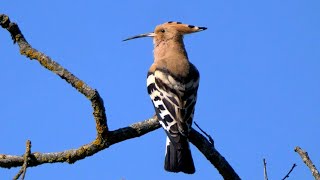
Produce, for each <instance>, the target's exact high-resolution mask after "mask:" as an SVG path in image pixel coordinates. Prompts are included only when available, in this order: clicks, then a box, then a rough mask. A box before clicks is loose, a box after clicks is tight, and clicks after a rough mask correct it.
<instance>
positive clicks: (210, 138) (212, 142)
mask: <svg viewBox="0 0 320 180" xmlns="http://www.w3.org/2000/svg"><path fill="white" fill-rule="evenodd" d="M194 125H196V126H197V128H198V129H199V130H200V131H201V132H202V133H203V134H204V135H206V136H207V137H208V139H209V141H210V143H211V144H212V145H213V146H214V141H213V139H212V137H211V136H210V135H209V134H207V133H206V132H205V131H204V130H202V129H201V128H200V126H199V125H198V124H197V123H196V122H195V121H194Z"/></svg>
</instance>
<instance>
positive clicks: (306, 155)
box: [294, 146, 320, 180]
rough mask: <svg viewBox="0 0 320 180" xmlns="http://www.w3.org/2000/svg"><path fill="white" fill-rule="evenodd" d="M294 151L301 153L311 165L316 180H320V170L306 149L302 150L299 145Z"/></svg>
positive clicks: (306, 162) (309, 165)
mask: <svg viewBox="0 0 320 180" xmlns="http://www.w3.org/2000/svg"><path fill="white" fill-rule="evenodd" d="M294 151H295V152H297V153H298V154H299V155H300V157H301V159H302V161H303V162H304V163H305V164H306V165H307V166H308V167H309V169H310V171H311V173H312V175H313V177H314V178H315V179H316V180H320V174H319V171H318V170H317V168H316V166H315V165H314V164H313V163H312V161H311V159H310V158H309V155H308V153H307V152H305V151H304V150H302V149H301V148H300V147H299V146H297V147H296V148H294Z"/></svg>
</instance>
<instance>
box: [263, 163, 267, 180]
mask: <svg viewBox="0 0 320 180" xmlns="http://www.w3.org/2000/svg"><path fill="white" fill-rule="evenodd" d="M263 174H264V180H268V174H267V162H266V159H265V158H263Z"/></svg>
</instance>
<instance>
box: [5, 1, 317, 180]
mask: <svg viewBox="0 0 320 180" xmlns="http://www.w3.org/2000/svg"><path fill="white" fill-rule="evenodd" d="M0 8H1V13H5V14H7V15H9V16H10V18H11V20H12V21H14V22H17V23H18V24H19V26H20V28H21V30H22V32H23V33H24V35H25V37H26V38H27V40H28V42H29V43H31V44H32V45H33V47H34V48H36V49H38V50H40V51H42V52H44V53H46V54H47V55H49V56H50V57H52V58H53V59H54V60H56V61H57V62H58V63H60V64H61V65H63V66H64V67H65V68H67V69H68V70H70V71H71V72H72V73H74V74H75V75H77V76H78V77H79V78H81V79H82V80H84V81H86V82H87V83H88V84H89V85H90V86H91V87H93V88H96V89H98V91H99V92H100V94H101V96H102V97H103V99H104V102H105V107H106V113H107V117H108V124H109V127H110V129H117V128H120V127H124V126H127V125H129V124H132V123H135V122H138V121H141V120H144V119H147V118H149V117H150V116H152V115H153V113H154V111H153V107H152V104H151V101H150V99H149V96H148V94H147V90H146V73H147V70H148V68H149V66H150V65H151V64H152V61H153V54H152V49H153V46H152V41H151V39H139V40H134V41H130V42H122V41H121V40H122V39H125V38H127V37H130V36H132V35H136V34H140V33H146V32H151V31H153V29H154V27H155V26H156V25H158V24H162V23H164V22H167V21H181V22H183V23H187V24H193V25H198V26H206V27H208V30H206V31H203V32H201V33H196V34H192V35H189V36H187V37H185V44H186V48H187V51H188V54H189V58H190V60H191V61H192V62H193V63H194V64H195V65H196V66H197V67H198V69H199V71H200V75H201V81H200V89H199V93H198V102H197V105H196V114H195V121H197V122H198V124H200V125H201V127H202V128H203V129H205V130H206V131H207V132H208V133H209V134H211V136H212V137H213V138H214V140H215V145H216V148H217V149H218V151H219V152H220V153H221V154H222V155H223V156H224V157H225V158H226V159H227V160H228V161H229V163H230V164H231V165H232V166H233V167H234V169H235V170H236V172H237V173H238V174H239V175H240V176H241V177H242V178H243V179H263V164H262V159H263V158H266V159H267V166H268V174H269V179H281V178H283V177H284V176H285V174H286V173H287V172H288V170H289V169H290V168H291V166H292V165H293V163H296V164H297V165H298V166H297V167H296V168H295V169H294V171H293V172H292V174H291V176H290V179H313V177H312V176H311V173H310V171H309V169H308V168H307V167H306V166H305V165H304V164H303V163H302V160H301V159H300V157H299V156H298V154H297V153H295V152H294V147H295V146H301V147H302V148H303V149H305V150H307V151H308V153H309V155H310V157H311V158H312V160H313V162H314V163H315V164H316V166H317V167H318V168H320V161H319V159H320V154H319V151H320V143H318V137H319V126H320V121H319V117H320V111H319V109H320V93H319V92H320V81H319V77H320V71H319V69H320V60H319V59H320V51H319V48H320V35H319V32H320V21H319V18H320V11H319V8H320V2H319V1H316V0H310V1H297V0H291V1H289V0H284V1H276V0H270V1H263V2H261V1H249V0H245V1H228V2H226V1H209V0H206V1H201V0H200V1H193V2H186V1H168V0H164V1H146V0H143V1H139V2H136V1H117V3H115V2H113V3H111V2H102V1H90V2H89V1H83V0H80V1H77V3H76V4H75V3H74V2H73V3H71V1H70V2H69V1H61V0H57V1H40V0H37V1H21V2H17V1H4V2H2V3H1V6H0ZM0 41H1V44H0V54H1V61H0V66H1V67H2V68H1V71H0V81H1V83H2V88H1V101H0V107H1V108H0V114H1V117H0V118H1V131H0V137H1V146H0V154H23V153H24V151H25V141H26V140H27V139H30V140H31V141H32V151H33V152H54V151H62V150H66V149H70V148H77V147H79V146H81V145H83V144H86V143H89V142H91V141H92V140H93V139H94V138H95V134H96V133H95V124H94V120H93V117H92V115H91V114H92V110H91V106H90V103H89V101H87V99H86V98H85V97H83V96H82V95H81V94H79V93H78V92H77V91H75V90H74V89H73V88H71V86H70V85H69V84H67V83H66V82H64V81H63V80H61V79H60V78H59V77H57V76H56V75H54V74H53V73H51V72H49V71H47V70H45V69H43V68H42V67H41V66H40V65H39V63H38V62H36V61H30V60H28V59H27V58H25V57H23V56H21V55H20V54H19V51H18V47H17V46H16V45H13V44H12V41H11V38H10V36H9V34H8V32H6V31H5V30H3V29H2V30H1V31H0ZM165 139H166V138H165V134H164V132H163V131H162V130H160V129H159V130H156V131H154V132H151V133H149V134H147V135H145V136H143V137H141V138H137V139H132V140H128V141H125V142H122V143H120V144H116V145H114V146H111V147H110V148H109V149H105V150H104V151H102V152H99V153H98V154H95V155H94V156H92V157H88V158H86V159H84V160H82V161H78V162H76V163H75V164H73V165H69V164H66V163H64V164H45V165H41V166H38V167H34V168H29V169H28V172H27V179H118V180H120V179H125V180H131V179H151V178H152V179H168V180H170V179H190V180H191V179H222V177H221V176H220V175H219V173H218V172H217V170H216V169H215V168H214V167H212V165H211V164H210V163H209V162H208V161H207V160H206V159H205V157H204V156H203V155H202V154H201V153H200V152H199V151H198V150H197V149H196V148H195V147H194V146H192V154H193V158H194V161H195V165H196V169H197V172H196V173H195V174H194V175H191V176H190V175H184V174H173V173H168V172H165V171H164V169H163V161H164V146H165ZM18 171H19V169H18V168H12V169H10V170H8V169H0V177H1V179H12V177H13V176H14V175H15V174H16V173H17V172H18Z"/></svg>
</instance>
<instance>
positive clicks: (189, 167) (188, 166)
mask: <svg viewBox="0 0 320 180" xmlns="http://www.w3.org/2000/svg"><path fill="white" fill-rule="evenodd" d="M164 169H165V170H167V171H170V172H184V173H187V174H193V173H194V172H195V167H194V163H193V159H192V155H191V151H190V148H189V141H188V139H187V138H186V137H184V136H180V141H179V142H175V143H172V142H171V141H170V139H169V138H168V137H167V143H166V157H165V162H164Z"/></svg>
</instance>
